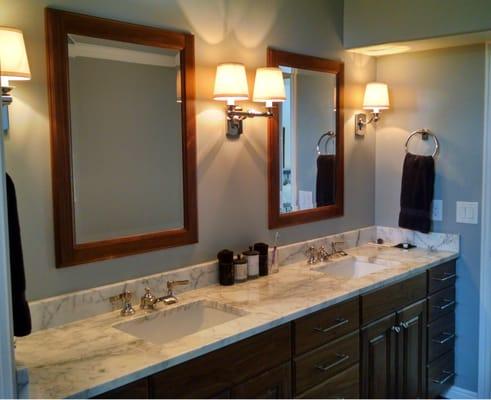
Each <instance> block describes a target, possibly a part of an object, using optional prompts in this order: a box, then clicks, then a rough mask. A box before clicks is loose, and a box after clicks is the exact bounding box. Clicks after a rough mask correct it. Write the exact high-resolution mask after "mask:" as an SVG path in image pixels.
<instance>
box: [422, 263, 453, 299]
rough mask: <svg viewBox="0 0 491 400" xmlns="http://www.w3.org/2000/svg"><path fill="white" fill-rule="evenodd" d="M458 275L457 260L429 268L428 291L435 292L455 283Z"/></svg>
mask: <svg viewBox="0 0 491 400" xmlns="http://www.w3.org/2000/svg"><path fill="white" fill-rule="evenodd" d="M456 277H457V274H456V269H455V260H452V261H448V262H446V263H444V264H442V265H438V266H436V267H433V268H431V269H429V270H428V293H435V292H438V291H439V290H441V289H443V288H446V287H448V286H452V285H454V284H455V279H456Z"/></svg>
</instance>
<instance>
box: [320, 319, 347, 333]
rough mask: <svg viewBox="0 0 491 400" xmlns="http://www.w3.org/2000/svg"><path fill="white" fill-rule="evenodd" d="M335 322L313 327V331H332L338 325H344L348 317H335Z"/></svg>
mask: <svg viewBox="0 0 491 400" xmlns="http://www.w3.org/2000/svg"><path fill="white" fill-rule="evenodd" d="M335 321H336V323H335V324H334V325H331V326H328V327H327V328H314V331H316V332H320V333H327V332H330V331H332V330H333V329H336V328H339V327H340V326H343V325H346V324H347V323H348V322H349V319H346V318H336V319H335Z"/></svg>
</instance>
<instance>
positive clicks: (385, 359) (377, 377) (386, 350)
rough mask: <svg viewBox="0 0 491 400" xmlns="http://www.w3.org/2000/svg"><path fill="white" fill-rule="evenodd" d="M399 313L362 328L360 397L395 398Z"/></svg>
mask: <svg viewBox="0 0 491 400" xmlns="http://www.w3.org/2000/svg"><path fill="white" fill-rule="evenodd" d="M396 330H397V327H396V314H394V313H393V314H390V315H388V316H386V317H384V318H382V319H379V320H378V321H375V322H372V323H371V324H369V325H367V326H365V327H364V328H363V329H362V330H361V348H362V351H361V359H362V361H361V397H362V398H393V397H396V393H397V391H396V354H397V332H396Z"/></svg>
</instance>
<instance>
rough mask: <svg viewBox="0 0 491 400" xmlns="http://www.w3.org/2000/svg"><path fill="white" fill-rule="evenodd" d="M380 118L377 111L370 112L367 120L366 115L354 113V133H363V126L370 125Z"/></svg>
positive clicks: (361, 134)
mask: <svg viewBox="0 0 491 400" xmlns="http://www.w3.org/2000/svg"><path fill="white" fill-rule="evenodd" d="M379 119H380V113H379V112H372V113H371V116H370V118H369V119H368V120H367V115H366V114H363V113H359V114H356V115H355V134H356V135H358V136H364V135H365V130H364V128H365V126H367V125H370V124H371V123H372V122H374V123H376V122H377V121H378V120H379Z"/></svg>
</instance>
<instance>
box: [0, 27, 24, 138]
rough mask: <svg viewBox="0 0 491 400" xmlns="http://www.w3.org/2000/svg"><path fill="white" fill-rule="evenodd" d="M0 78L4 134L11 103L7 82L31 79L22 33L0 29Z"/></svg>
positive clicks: (5, 28)
mask: <svg viewBox="0 0 491 400" xmlns="http://www.w3.org/2000/svg"><path fill="white" fill-rule="evenodd" d="M0 62H1V65H0V76H1V85H2V120H3V121H2V122H3V124H2V125H3V130H4V132H6V131H8V129H9V114H8V106H9V104H10V103H12V95H11V91H12V89H13V87H12V86H10V84H9V81H24V80H29V79H31V71H30V70H29V62H28V60H27V53H26V47H25V44H24V36H23V35H22V31H20V30H19V29H15V28H8V27H5V26H3V27H0Z"/></svg>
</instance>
